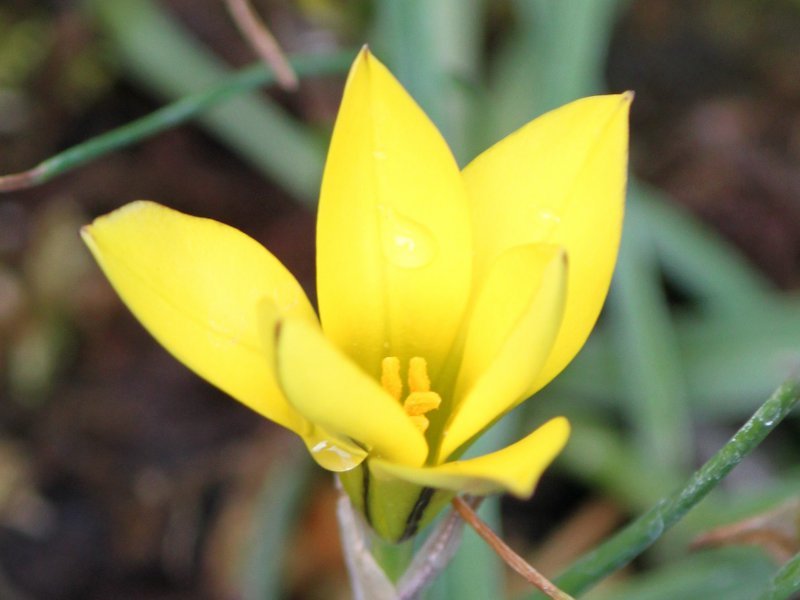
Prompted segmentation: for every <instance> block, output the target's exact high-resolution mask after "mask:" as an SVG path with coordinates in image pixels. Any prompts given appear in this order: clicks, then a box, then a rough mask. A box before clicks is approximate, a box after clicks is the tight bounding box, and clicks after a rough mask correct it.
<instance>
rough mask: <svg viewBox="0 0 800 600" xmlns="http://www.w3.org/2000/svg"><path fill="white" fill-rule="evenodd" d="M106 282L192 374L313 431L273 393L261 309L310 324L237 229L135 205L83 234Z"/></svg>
mask: <svg viewBox="0 0 800 600" xmlns="http://www.w3.org/2000/svg"><path fill="white" fill-rule="evenodd" d="M81 235H82V236H83V239H84V241H85V242H86V244H87V245H88V246H89V249H90V250H91V251H92V254H94V256H95V258H96V259H97V262H98V263H99V264H100V267H101V268H102V269H103V271H104V272H105V274H106V276H107V277H108V279H109V281H110V282H111V284H112V285H113V286H114V288H115V289H116V290H117V292H118V293H119V295H120V297H121V298H122V300H123V301H124V302H125V304H127V305H128V307H129V308H130V309H131V311H132V312H133V314H134V315H136V317H137V318H138V319H139V321H141V322H142V324H143V325H144V326H145V328H147V330H148V331H149V332H150V333H151V334H152V335H153V336H154V337H155V338H156V339H157V340H158V341H159V342H160V343H161V344H162V345H163V346H164V347H165V348H166V349H167V350H168V351H169V352H170V353H172V354H173V355H174V356H175V357H176V358H177V359H178V360H180V361H181V362H182V363H184V364H185V365H186V366H188V367H189V368H190V369H192V370H193V371H194V372H195V373H197V374H198V375H200V376H201V377H203V378H204V379H206V380H207V381H209V382H210V383H212V384H214V385H215V386H217V387H218V388H220V389H221V390H223V391H224V392H226V393H228V394H230V395H231V396H233V397H234V398H236V399H237V400H239V401H240V402H242V403H243V404H245V405H247V406H249V407H250V408H252V409H253V410H255V411H256V412H258V413H260V414H262V415H264V416H265V417H267V418H268V419H270V420H272V421H275V422H276V423H279V424H280V425H283V426H284V427H287V428H288V429H291V430H293V431H295V432H297V433H301V434H302V433H303V432H304V431H306V430H307V429H308V427H309V425H308V423H307V422H306V421H305V419H304V418H303V417H302V416H301V415H300V414H299V413H297V411H295V410H294V409H293V408H292V407H291V406H290V405H289V404H287V403H286V399H285V398H284V396H283V394H282V393H281V391H280V389H279V388H278V386H277V383H276V381H275V377H274V375H273V372H272V369H271V364H272V360H271V359H270V356H269V352H270V349H269V348H268V347H265V346H264V344H263V343H262V337H261V335H260V332H259V325H258V316H257V308H256V307H257V305H258V303H259V302H260V301H261V300H262V299H263V298H268V299H269V300H270V301H271V302H272V303H273V304H274V306H275V307H276V310H277V311H279V313H280V314H281V315H287V316H292V317H293V318H296V319H299V320H302V321H304V322H309V323H314V322H316V317H315V315H314V311H313V309H312V308H311V305H310V304H309V302H308V300H307V298H306V296H305V294H304V293H303V290H302V288H301V287H300V285H299V284H298V283H297V281H296V280H295V279H294V277H292V275H291V274H290V273H289V271H287V270H286V268H285V267H284V266H283V265H282V264H281V263H280V262H279V261H278V259H276V258H275V257H274V256H273V255H272V254H270V253H269V252H268V251H267V250H266V249H265V248H264V247H263V246H261V245H260V244H259V243H258V242H256V241H255V240H253V239H252V238H250V237H248V236H246V235H245V234H243V233H242V232H240V231H238V230H236V229H234V228H232V227H228V226H227V225H223V224H222V223H218V222H216V221H212V220H210V219H202V218H198V217H192V216H188V215H184V214H182V213H179V212H177V211H174V210H171V209H169V208H166V207H164V206H161V205H159V204H156V203H154V202H147V201H138V202H133V203H131V204H128V205H126V206H124V207H122V208H120V209H119V210H116V211H114V212H112V213H110V214H108V215H106V216H103V217H100V218H98V219H96V220H95V221H94V223H92V224H91V225H88V226H86V227H84V228H83V229H82V231H81Z"/></svg>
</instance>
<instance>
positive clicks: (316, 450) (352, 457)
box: [307, 439, 366, 473]
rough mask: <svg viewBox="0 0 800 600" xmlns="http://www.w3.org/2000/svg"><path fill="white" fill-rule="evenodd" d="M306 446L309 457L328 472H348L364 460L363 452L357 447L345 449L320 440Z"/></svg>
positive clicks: (308, 441)
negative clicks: (309, 453)
mask: <svg viewBox="0 0 800 600" xmlns="http://www.w3.org/2000/svg"><path fill="white" fill-rule="evenodd" d="M311 442H312V441H311V440H307V446H308V450H309V452H311V456H312V457H313V458H314V460H315V461H316V462H317V463H318V464H319V466H321V467H322V468H323V469H327V470H328V471H335V472H337V473H338V472H340V471H349V470H350V469H354V468H355V467H357V466H358V465H359V464H361V462H362V461H363V460H364V456H365V454H366V453H365V452H364V451H363V450H361V449H360V448H358V447H357V446H352V447H345V446H344V445H341V444H337V443H335V442H333V441H331V440H326V439H322V440H319V441H316V443H311Z"/></svg>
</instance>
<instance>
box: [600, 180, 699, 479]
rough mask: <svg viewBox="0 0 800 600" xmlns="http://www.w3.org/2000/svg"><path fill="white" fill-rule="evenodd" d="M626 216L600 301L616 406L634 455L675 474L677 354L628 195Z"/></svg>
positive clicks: (680, 428) (686, 430)
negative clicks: (615, 372)
mask: <svg viewBox="0 0 800 600" xmlns="http://www.w3.org/2000/svg"><path fill="white" fill-rule="evenodd" d="M626 219H627V222H626V227H625V231H624V233H623V236H622V247H621V248H620V255H619V259H618V261H617V268H616V272H615V274H614V281H613V283H612V286H611V293H610V295H609V301H608V305H607V311H608V321H607V325H608V326H609V336H610V340H611V344H612V348H613V351H614V352H615V354H616V355H617V357H618V361H617V368H618V369H619V378H620V384H621V388H620V390H621V391H622V392H623V394H624V396H623V397H624V399H625V401H624V404H623V409H624V410H625V412H626V414H627V416H628V417H629V419H630V423H631V425H632V427H633V434H634V438H635V446H636V448H637V453H638V454H639V455H641V456H642V457H645V458H644V460H645V462H646V463H647V464H649V465H651V468H657V469H659V470H660V471H662V472H668V473H670V474H677V473H681V472H683V468H684V467H685V466H686V465H687V464H688V461H689V458H690V455H691V443H690V438H689V434H690V432H691V423H690V418H689V412H688V409H687V398H686V389H685V385H684V380H683V363H682V360H681V358H682V357H681V354H680V352H679V348H678V345H677V341H676V339H675V332H674V327H673V324H672V315H671V314H670V309H669V306H668V302H667V298H666V296H665V292H664V289H663V286H662V282H661V274H660V270H659V266H658V263H657V262H656V254H655V248H654V247H653V244H652V238H651V236H650V228H649V227H648V224H647V223H646V221H645V220H644V219H643V218H642V213H641V209H640V208H639V205H638V198H636V197H635V196H633V195H632V197H631V199H630V201H629V203H628V210H627V217H626Z"/></svg>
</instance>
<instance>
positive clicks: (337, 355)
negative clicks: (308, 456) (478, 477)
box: [273, 318, 428, 466]
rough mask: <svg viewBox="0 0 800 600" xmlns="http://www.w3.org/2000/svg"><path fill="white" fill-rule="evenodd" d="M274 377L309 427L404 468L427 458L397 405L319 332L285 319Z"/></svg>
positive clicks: (418, 435)
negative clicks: (335, 435)
mask: <svg viewBox="0 0 800 600" xmlns="http://www.w3.org/2000/svg"><path fill="white" fill-rule="evenodd" d="M273 335H274V338H275V349H276V351H275V358H276V369H275V370H276V373H277V376H278V381H279V382H280V386H281V389H282V390H283V392H284V393H285V394H286V398H287V399H288V401H289V403H290V404H291V405H292V406H293V407H294V408H295V409H296V410H297V411H298V412H300V413H301V414H302V415H303V416H305V417H306V419H308V420H309V421H310V422H312V423H314V424H316V425H318V426H321V427H323V428H324V429H326V430H328V431H335V432H337V433H340V434H343V435H346V436H349V437H350V438H352V439H353V440H356V441H357V442H359V443H360V444H363V445H365V446H366V447H367V448H368V449H369V450H370V452H371V453H375V454H377V455H378V456H382V457H385V458H386V459H387V460H390V461H395V462H399V463H403V464H406V465H413V466H416V465H420V464H422V462H424V460H425V457H426V456H427V454H428V446H427V444H426V442H425V438H424V436H423V435H422V433H420V431H419V429H417V428H416V427H415V426H414V424H413V423H412V422H411V419H409V417H408V415H406V413H405V411H404V410H403V408H402V407H401V406H400V403H399V402H397V401H396V400H395V399H394V398H392V397H391V396H390V395H389V394H388V393H387V392H386V391H385V390H384V389H383V388H382V387H381V386H380V385H379V384H378V383H377V382H376V381H375V380H374V379H372V378H370V377H369V376H368V375H366V374H365V373H364V372H363V371H362V370H361V369H360V368H359V367H358V366H357V365H356V364H355V363H354V362H352V361H351V360H350V359H349V358H348V357H347V356H345V355H344V354H342V353H341V352H340V351H339V350H338V348H336V347H335V346H334V345H333V344H331V343H330V342H329V341H328V340H327V339H325V337H324V336H323V335H322V332H321V331H320V330H319V328H318V327H316V326H314V325H311V324H309V323H308V322H306V321H304V320H302V319H292V318H287V319H284V320H282V321H281V322H280V323H279V324H278V326H277V327H276V329H275V330H274V334H273Z"/></svg>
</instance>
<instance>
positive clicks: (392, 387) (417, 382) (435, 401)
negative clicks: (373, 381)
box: [381, 356, 442, 433]
mask: <svg viewBox="0 0 800 600" xmlns="http://www.w3.org/2000/svg"><path fill="white" fill-rule="evenodd" d="M381 385H382V386H383V389H385V390H386V391H387V392H389V394H390V395H391V396H392V398H394V399H395V400H397V401H398V402H400V401H401V399H402V396H403V380H402V379H401V378H400V359H399V358H397V357H396V356H387V357H386V358H384V359H383V361H381ZM402 402H403V409H404V410H405V411H406V414H407V415H408V416H409V418H410V419H411V421H412V422H413V423H414V425H416V426H417V428H418V429H419V430H420V431H422V432H423V433H424V432H425V430H426V429H427V428H428V425H429V424H430V422H429V421H428V417H426V416H425V413H428V412H430V411H432V410H436V409H437V408H439V405H440V404H441V403H442V398H441V397H440V396H439V394H437V393H436V392H432V391H431V380H430V378H429V377H428V363H427V362H425V359H424V358H420V357H419V356H415V357H414V358H412V359H411V360H409V361H408V395H407V396H406V397H405V400H403V401H402Z"/></svg>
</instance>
